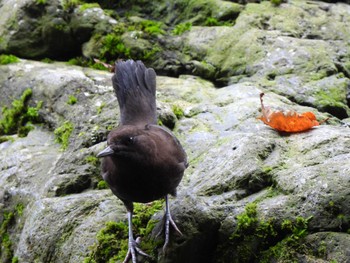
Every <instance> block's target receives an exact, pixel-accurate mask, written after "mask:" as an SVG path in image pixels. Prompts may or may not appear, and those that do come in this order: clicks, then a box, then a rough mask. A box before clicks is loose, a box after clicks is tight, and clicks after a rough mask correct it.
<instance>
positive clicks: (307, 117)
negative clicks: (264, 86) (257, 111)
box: [258, 93, 327, 132]
mask: <svg viewBox="0 0 350 263" xmlns="http://www.w3.org/2000/svg"><path fill="white" fill-rule="evenodd" d="M263 96H264V93H261V94H260V102H261V108H262V116H261V117H259V118H258V119H260V120H262V121H263V122H264V123H265V124H267V125H269V126H270V127H271V128H273V129H275V130H277V131H282V132H302V131H307V130H310V129H311V128H312V127H314V126H318V125H320V122H318V121H317V120H316V116H315V114H313V113H312V112H309V111H308V112H304V113H302V114H299V113H297V112H294V111H293V112H286V113H285V112H282V111H272V110H271V109H270V108H268V107H266V108H265V106H264V103H263V99H262V97H263ZM326 120H327V119H326ZM326 120H324V121H326ZM324 121H322V122H324Z"/></svg>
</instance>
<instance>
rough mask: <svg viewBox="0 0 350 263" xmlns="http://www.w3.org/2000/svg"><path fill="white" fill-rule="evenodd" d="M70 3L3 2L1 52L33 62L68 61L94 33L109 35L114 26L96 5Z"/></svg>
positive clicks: (0, 8)
mask: <svg viewBox="0 0 350 263" xmlns="http://www.w3.org/2000/svg"><path fill="white" fill-rule="evenodd" d="M14 2H15V3H14ZM69 3H70V2H69V1H66V2H64V1H59V0H54V1H33V0H21V1H11V0H5V1H2V3H1V6H0V12H1V14H2V15H1V18H0V40H1V41H0V53H2V52H5V53H12V54H15V55H18V56H20V57H24V58H35V59H42V58H51V59H59V60H64V59H68V58H71V57H74V56H79V55H81V54H82V50H81V46H82V44H83V43H85V42H87V41H88V40H89V39H90V38H91V36H92V34H93V33H102V32H104V33H105V32H109V31H110V30H111V29H112V27H113V26H114V25H115V24H116V23H117V21H116V20H114V19H112V18H111V17H109V16H108V15H106V14H105V13H104V11H103V10H102V9H101V8H100V7H98V6H91V8H90V6H89V5H87V4H86V5H77V4H76V5H73V4H69ZM72 3H73V2H72Z"/></svg>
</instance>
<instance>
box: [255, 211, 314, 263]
mask: <svg viewBox="0 0 350 263" xmlns="http://www.w3.org/2000/svg"><path fill="white" fill-rule="evenodd" d="M311 218H312V217H308V218H303V217H297V218H296V219H295V221H294V222H292V221H291V220H284V221H283V222H282V225H281V227H282V230H284V231H285V232H287V236H286V237H285V238H284V239H283V240H282V241H280V242H278V243H277V244H275V245H274V246H271V247H270V248H269V249H267V250H266V251H264V252H262V253H261V258H260V262H262V263H264V262H266V263H267V262H271V261H275V260H277V261H279V262H293V260H295V258H297V254H298V253H307V248H306V246H305V244H304V243H303V240H304V238H305V237H306V235H307V233H308V232H307V228H308V224H309V221H310V220H311Z"/></svg>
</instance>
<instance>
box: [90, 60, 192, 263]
mask: <svg viewBox="0 0 350 263" xmlns="http://www.w3.org/2000/svg"><path fill="white" fill-rule="evenodd" d="M112 82H113V88H114V91H115V94H116V96H117V98H118V102H119V109H120V115H121V117H120V124H119V127H117V128H116V129H114V130H112V131H111V132H110V133H109V135H108V138H107V145H108V146H107V148H106V149H104V150H103V151H102V152H100V153H99V154H98V155H97V157H104V158H103V160H102V177H103V179H104V180H105V181H106V182H107V183H108V185H109V187H110V188H111V190H112V192H113V193H114V194H115V195H116V196H117V197H118V198H119V199H120V200H121V201H123V203H124V205H125V207H126V209H127V212H128V224H129V250H128V254H127V255H126V257H125V260H124V262H128V261H129V260H130V259H131V260H132V262H133V263H136V255H137V254H141V255H144V256H148V255H147V254H146V253H144V252H143V251H142V250H141V249H140V248H139V247H138V242H136V240H135V239H134V237H133V233H132V215H133V202H140V203H147V202H151V201H154V200H157V199H160V198H165V202H166V206H165V243H164V246H163V251H164V250H165V248H166V246H167V245H168V243H169V225H170V224H171V225H172V226H173V227H174V229H175V230H176V231H177V232H179V233H180V234H181V232H180V231H179V229H178V228H177V226H176V224H175V222H174V221H173V219H172V217H171V214H170V210H169V200H168V195H169V194H171V195H173V196H175V195H176V187H177V186H178V185H179V183H180V181H181V179H182V176H183V174H184V171H185V169H186V168H187V166H188V163H187V156H186V153H185V151H184V149H183V148H182V146H181V144H180V142H179V141H178V140H177V138H176V137H175V136H174V135H173V134H172V133H171V132H170V131H169V130H168V129H166V128H164V127H161V126H158V125H157V114H156V97H155V94H156V73H155V71H154V70H153V69H152V68H146V67H145V66H144V64H143V63H142V62H141V61H136V62H135V61H133V60H128V61H126V62H124V61H119V62H117V63H116V66H115V74H114V75H113V77H112Z"/></svg>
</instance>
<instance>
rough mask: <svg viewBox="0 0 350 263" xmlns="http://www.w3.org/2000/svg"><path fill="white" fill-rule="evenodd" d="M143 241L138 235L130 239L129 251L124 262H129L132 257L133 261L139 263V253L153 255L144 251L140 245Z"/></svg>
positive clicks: (146, 255)
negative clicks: (134, 238)
mask: <svg viewBox="0 0 350 263" xmlns="http://www.w3.org/2000/svg"><path fill="white" fill-rule="evenodd" d="M140 243H141V238H140V237H138V238H136V240H130V241H129V249H128V253H127V254H126V257H125V259H124V261H123V263H127V262H129V260H130V259H131V262H132V263H137V255H138V254H139V255H142V256H145V257H151V256H150V255H148V254H147V253H145V252H143V251H142V250H141V249H140V248H139V247H138V246H139V244H140Z"/></svg>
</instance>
